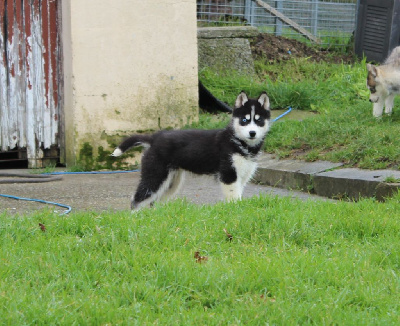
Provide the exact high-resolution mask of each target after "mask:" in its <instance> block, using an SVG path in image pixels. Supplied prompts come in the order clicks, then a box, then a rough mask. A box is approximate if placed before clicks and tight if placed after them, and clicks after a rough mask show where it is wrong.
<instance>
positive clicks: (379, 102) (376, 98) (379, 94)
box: [367, 46, 400, 118]
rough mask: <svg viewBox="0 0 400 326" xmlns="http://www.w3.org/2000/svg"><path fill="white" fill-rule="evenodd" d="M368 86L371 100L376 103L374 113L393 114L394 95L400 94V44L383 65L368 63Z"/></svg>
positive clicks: (377, 116) (380, 114)
mask: <svg viewBox="0 0 400 326" xmlns="http://www.w3.org/2000/svg"><path fill="white" fill-rule="evenodd" d="M367 70H368V76H367V86H368V89H369V90H370V92H371V95H370V97H369V101H370V102H372V103H374V106H373V115H374V117H376V118H379V117H381V116H382V113H383V106H385V114H388V115H390V114H392V110H393V103H394V97H395V95H396V94H400V46H398V47H396V48H394V49H393V51H392V52H391V54H390V55H389V57H388V58H387V59H386V60H385V62H384V63H383V65H381V66H374V65H372V64H369V63H368V64H367Z"/></svg>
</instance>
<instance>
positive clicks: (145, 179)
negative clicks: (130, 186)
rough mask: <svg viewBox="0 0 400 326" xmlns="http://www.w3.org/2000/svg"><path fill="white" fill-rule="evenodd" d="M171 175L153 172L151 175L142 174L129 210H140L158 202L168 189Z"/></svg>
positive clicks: (167, 172) (163, 172)
mask: <svg viewBox="0 0 400 326" xmlns="http://www.w3.org/2000/svg"><path fill="white" fill-rule="evenodd" d="M172 178H173V173H169V171H160V170H158V171H157V172H154V173H152V174H148V173H143V174H142V179H141V180H140V183H139V186H138V188H137V189H136V193H135V195H134V196H133V198H132V201H131V209H132V210H134V209H140V208H142V207H145V206H151V205H152V204H153V203H154V202H155V201H157V200H159V199H160V198H161V197H162V196H163V195H164V193H165V191H166V190H167V189H168V188H169V187H170V185H171V182H172Z"/></svg>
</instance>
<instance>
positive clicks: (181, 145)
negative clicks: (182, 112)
mask: <svg viewBox="0 0 400 326" xmlns="http://www.w3.org/2000/svg"><path fill="white" fill-rule="evenodd" d="M270 116H271V113H270V109H269V98H268V96H267V94H266V93H265V92H263V93H261V95H260V96H259V97H258V98H257V99H250V98H248V97H247V95H246V93H245V92H243V91H242V92H241V93H240V94H239V95H238V97H237V99H236V102H235V107H234V109H233V112H232V120H231V122H230V123H229V125H228V126H227V127H226V128H225V129H219V130H175V131H174V130H170V131H166V130H164V131H159V132H157V133H155V134H152V135H133V136H131V137H129V138H127V139H126V140H124V141H123V142H122V143H121V144H120V145H119V146H118V147H117V148H116V149H115V150H114V152H113V154H112V155H113V156H120V155H121V154H122V153H124V152H125V151H126V150H128V149H129V148H131V147H133V146H138V145H142V144H145V145H150V147H149V148H148V149H147V150H146V151H145V153H144V155H143V157H142V165H141V166H142V167H141V180H140V183H139V186H138V188H137V190H136V193H135V195H134V196H133V197H132V202H131V208H132V209H139V208H141V207H143V206H148V205H151V204H152V203H153V202H155V201H156V200H164V199H167V198H168V197H170V196H172V195H173V194H174V193H176V192H177V191H178V190H179V186H180V185H181V183H182V181H183V179H184V173H185V171H189V172H192V173H195V174H208V175H215V176H216V177H217V178H218V180H219V181H220V183H221V186H222V191H223V193H224V196H225V198H226V199H227V200H236V199H240V198H241V196H242V192H243V189H244V186H245V185H246V183H247V182H248V181H249V180H250V178H251V177H252V176H253V174H254V172H255V170H256V167H257V162H256V160H257V155H258V153H259V152H260V150H261V148H262V146H263V143H264V138H265V136H266V134H267V132H268V130H269V127H270Z"/></svg>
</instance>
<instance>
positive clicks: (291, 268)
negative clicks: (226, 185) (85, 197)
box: [0, 196, 400, 326]
mask: <svg viewBox="0 0 400 326" xmlns="http://www.w3.org/2000/svg"><path fill="white" fill-rule="evenodd" d="M399 205H400V196H396V197H394V198H392V199H390V200H388V201H387V202H386V203H377V202H375V201H374V200H361V201H360V202H358V203H348V202H321V201H317V202H315V201H307V202H302V201H299V200H295V199H289V198H277V197H255V198H252V199H247V200H243V201H242V202H238V203H229V204H226V203H220V204H217V205H215V206H195V205H192V204H188V203H186V202H185V201H174V202H170V203H168V204H166V205H163V206H161V205H156V207H155V208H153V209H144V210H142V211H140V212H138V213H136V214H131V213H130V212H119V213H95V212H92V213H73V214H70V215H68V216H58V215H56V214H53V213H50V212H46V211H41V212H38V213H35V214H32V215H27V216H7V215H5V214H2V215H1V214H0V221H1V227H0V239H1V240H0V241H1V246H0V261H1V264H0V316H1V318H0V324H2V325H31V324H37V325H56V324H58V325H150V324H157V325H311V324H313V325H385V326H386V325H398V324H399V323H400V314H399V311H400V278H399V273H400V214H399V210H398V208H399ZM39 223H42V224H43V225H44V226H45V228H46V230H45V231H42V230H41V228H40V227H39ZM224 229H226V230H227V232H229V233H230V234H231V235H232V239H231V241H230V240H229V239H228V237H227V236H226V234H225V231H224ZM196 251H199V252H200V255H202V256H206V257H207V258H208V260H207V261H206V262H203V263H197V262H196V259H195V258H194V253H195V252H196Z"/></svg>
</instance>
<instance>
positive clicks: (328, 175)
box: [254, 154, 400, 200]
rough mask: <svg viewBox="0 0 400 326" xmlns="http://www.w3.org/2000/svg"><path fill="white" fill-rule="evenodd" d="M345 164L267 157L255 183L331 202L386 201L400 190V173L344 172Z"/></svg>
mask: <svg viewBox="0 0 400 326" xmlns="http://www.w3.org/2000/svg"><path fill="white" fill-rule="evenodd" d="M342 167H343V165H342V164H341V163H332V162H327V161H317V162H304V161H300V160H278V159H275V158H274V157H273V156H272V155H269V154H263V155H262V156H261V157H260V159H259V167H258V170H257V173H256V175H255V177H254V181H255V182H257V183H260V184H264V185H268V186H273V187H279V188H284V189H293V190H301V191H306V192H310V193H313V194H316V195H318V196H323V197H328V198H338V199H340V198H346V199H351V200H358V199H360V198H361V197H374V198H376V199H378V200H384V199H385V198H387V197H390V196H392V195H393V194H394V193H396V192H397V191H398V189H399V188H400V183H398V182H387V181H388V180H389V179H391V180H392V181H398V180H400V171H396V170H362V169H357V168H342Z"/></svg>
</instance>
